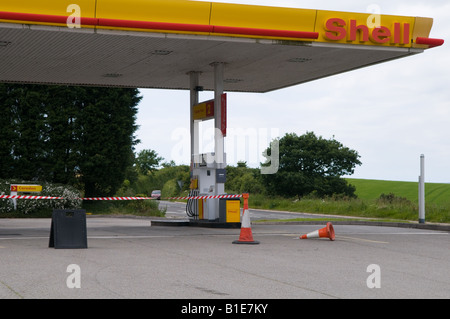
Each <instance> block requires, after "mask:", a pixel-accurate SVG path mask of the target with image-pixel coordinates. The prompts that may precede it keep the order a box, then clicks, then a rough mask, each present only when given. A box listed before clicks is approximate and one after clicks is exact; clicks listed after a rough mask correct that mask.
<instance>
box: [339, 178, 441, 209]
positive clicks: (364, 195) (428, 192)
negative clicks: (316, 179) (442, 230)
mask: <svg viewBox="0 0 450 319" xmlns="http://www.w3.org/2000/svg"><path fill="white" fill-rule="evenodd" d="M346 180H347V181H348V182H349V183H350V184H352V185H354V186H355V187H356V195H358V197H359V198H361V199H365V200H375V199H377V198H379V197H380V195H381V194H383V193H384V194H389V193H393V194H395V195H396V196H399V197H405V198H407V199H408V200H410V201H411V202H413V203H417V202H418V192H419V190H418V187H419V186H418V183H417V182H397V181H382V180H371V179H354V178H347V179H346ZM425 202H427V203H429V204H435V205H445V206H447V205H448V206H450V184H440V183H425Z"/></svg>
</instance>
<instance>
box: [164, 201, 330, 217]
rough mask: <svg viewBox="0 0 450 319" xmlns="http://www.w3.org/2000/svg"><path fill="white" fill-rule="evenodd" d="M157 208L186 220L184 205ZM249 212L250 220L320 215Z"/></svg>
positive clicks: (252, 210) (265, 211) (257, 210)
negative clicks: (164, 209) (165, 209)
mask: <svg viewBox="0 0 450 319" xmlns="http://www.w3.org/2000/svg"><path fill="white" fill-rule="evenodd" d="M159 207H160V208H161V209H162V208H167V211H166V217H167V218H187V215H186V204H185V203H179V202H168V201H160V204H159ZM249 211H250V218H251V219H252V220H262V219H293V218H318V217H319V218H320V217H321V215H312V214H305V213H291V212H280V211H269V210H259V209H249ZM323 216H324V217H325V216H326V215H323ZM328 217H329V216H328Z"/></svg>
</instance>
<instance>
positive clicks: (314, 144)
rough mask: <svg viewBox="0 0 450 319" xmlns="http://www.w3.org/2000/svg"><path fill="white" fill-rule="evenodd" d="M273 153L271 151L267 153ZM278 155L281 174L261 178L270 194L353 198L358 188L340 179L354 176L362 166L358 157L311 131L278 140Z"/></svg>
mask: <svg viewBox="0 0 450 319" xmlns="http://www.w3.org/2000/svg"><path fill="white" fill-rule="evenodd" d="M270 152H271V149H270V148H268V149H267V150H266V153H267V154H268V155H270ZM279 156H280V158H279V170H278V172H277V173H276V174H268V175H263V176H262V178H263V183H264V185H265V187H266V189H267V191H268V192H269V193H270V194H274V195H280V196H286V197H291V196H298V197H302V196H305V195H308V194H310V193H311V192H313V191H315V192H316V193H317V194H318V196H321V197H324V196H331V195H332V194H334V193H337V194H345V195H347V196H354V192H355V188H354V187H352V186H351V185H348V184H347V182H346V180H344V179H342V178H341V176H343V175H351V174H353V172H354V169H355V167H356V165H361V162H360V161H359V155H358V153H357V152H356V151H354V150H351V149H349V148H347V147H344V146H343V145H342V144H341V143H340V142H338V141H336V140H335V139H330V140H326V139H323V138H322V137H317V136H316V135H315V134H314V133H312V132H308V133H306V134H304V135H302V136H297V135H296V134H295V133H292V134H286V135H285V136H284V137H283V138H281V139H279Z"/></svg>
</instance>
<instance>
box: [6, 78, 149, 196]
mask: <svg viewBox="0 0 450 319" xmlns="http://www.w3.org/2000/svg"><path fill="white" fill-rule="evenodd" d="M140 99H141V97H140V96H139V91H138V90H137V89H123V88H89V87H69V86H46V85H18V84H0V111H1V112H2V117H0V160H1V165H0V177H3V178H17V179H25V180H39V181H42V182H53V183H64V184H72V185H77V186H79V187H80V188H84V191H85V195H86V196H87V197H90V196H92V197H94V196H110V195H113V194H114V193H115V191H116V190H117V189H118V188H119V187H120V185H121V183H122V182H123V180H124V177H125V174H126V172H127V168H128V167H129V166H131V165H132V164H133V159H134V155H133V152H134V145H136V144H137V143H138V140H137V139H136V137H135V135H134V133H135V132H136V129H137V126H136V124H135V122H136V114H137V105H138V103H139V101H140Z"/></svg>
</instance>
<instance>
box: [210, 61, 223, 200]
mask: <svg viewBox="0 0 450 319" xmlns="http://www.w3.org/2000/svg"><path fill="white" fill-rule="evenodd" d="M213 66H214V128H215V130H214V131H215V133H214V135H215V136H214V141H215V145H214V158H215V162H216V168H225V164H226V163H225V158H224V149H225V148H224V137H223V134H222V130H221V124H222V112H221V105H222V94H223V67H224V63H220V62H215V63H213ZM216 186H217V185H216ZM222 186H223V185H222ZM221 193H223V191H222V192H218V190H217V187H216V194H217V195H220V194H221Z"/></svg>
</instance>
